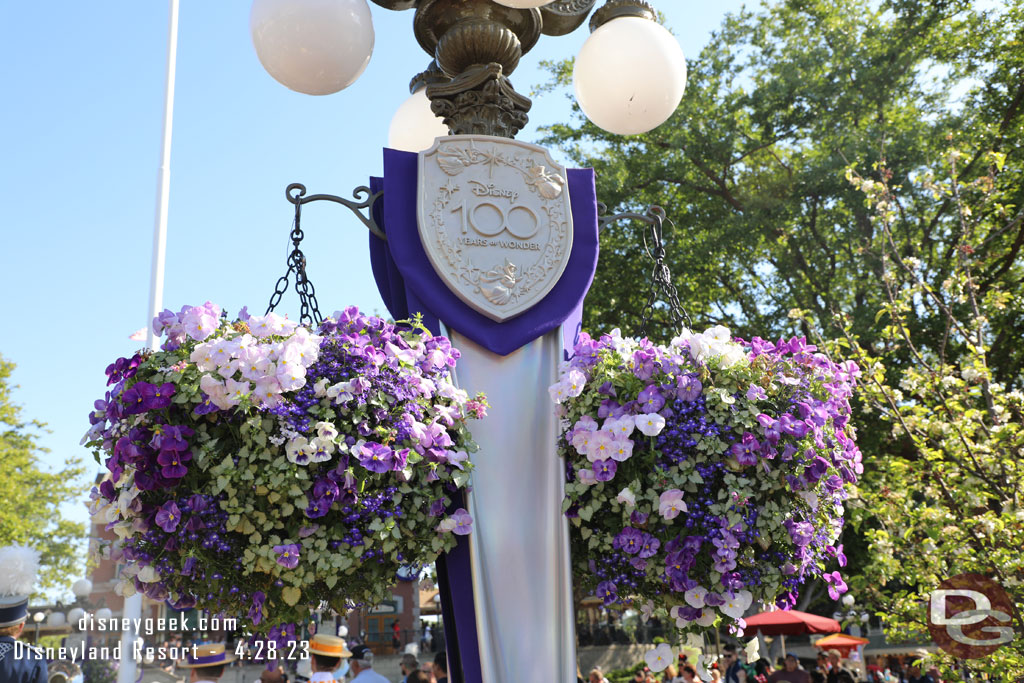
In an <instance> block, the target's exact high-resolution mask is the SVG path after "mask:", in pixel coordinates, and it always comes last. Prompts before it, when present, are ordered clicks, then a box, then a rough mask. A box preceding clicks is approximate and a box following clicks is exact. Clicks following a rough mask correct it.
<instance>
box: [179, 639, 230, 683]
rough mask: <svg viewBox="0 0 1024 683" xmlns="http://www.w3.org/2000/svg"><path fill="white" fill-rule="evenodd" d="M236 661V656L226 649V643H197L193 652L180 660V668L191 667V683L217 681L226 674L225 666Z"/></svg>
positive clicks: (213, 682) (212, 682) (214, 682)
mask: <svg viewBox="0 0 1024 683" xmlns="http://www.w3.org/2000/svg"><path fill="white" fill-rule="evenodd" d="M233 661H235V656H234V655H233V654H231V653H230V652H227V651H226V650H225V649H224V643H214V644H212V645H197V646H196V647H195V648H194V649H193V650H192V654H190V655H189V656H188V657H186V658H185V659H183V660H182V661H180V662H178V668H179V669H191V670H192V674H191V675H190V676H189V679H188V680H189V683H216V681H217V679H218V678H220V677H221V676H223V675H224V667H225V666H227V665H228V664H230V663H231V662H233Z"/></svg>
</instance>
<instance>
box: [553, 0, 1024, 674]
mask: <svg viewBox="0 0 1024 683" xmlns="http://www.w3.org/2000/svg"><path fill="white" fill-rule="evenodd" d="M689 67H690V74H689V82H688V86H687V93H686V96H685V97H684V99H683V102H682V104H681V105H680V107H679V109H678V110H677V111H676V113H675V115H674V116H673V117H672V119H670V121H669V122H668V123H666V124H665V125H663V126H662V127H660V128H658V129H656V130H654V131H652V132H650V133H648V134H645V135H641V136H637V137H630V138H625V137H619V136H614V135H610V134H608V133H606V132H604V131H601V130H600V129H598V128H596V127H595V126H594V125H593V124H591V123H589V122H587V121H585V120H584V119H583V118H582V116H581V115H580V114H579V112H577V115H576V118H575V120H574V121H573V122H571V123H567V124H560V125H556V126H552V127H550V128H549V129H548V130H547V138H546V142H547V143H548V144H555V145H558V146H560V147H562V148H563V149H564V150H565V151H566V152H567V153H568V154H569V156H570V157H571V158H572V159H573V161H574V162H575V163H576V164H579V165H583V166H592V167H594V168H595V170H596V171H597V179H598V180H597V182H598V196H599V197H600V198H601V199H602V200H603V201H605V202H606V203H607V204H608V205H609V206H611V207H613V208H615V209H618V210H624V209H630V210H637V209H640V208H641V207H643V206H645V205H647V204H659V205H661V206H663V207H665V208H666V210H667V212H668V215H669V216H670V217H671V218H672V219H673V221H674V224H675V226H674V229H671V228H670V229H669V230H668V232H667V239H668V240H669V242H668V245H667V247H668V256H667V262H668V264H669V266H670V268H671V269H672V272H673V274H674V276H675V281H676V284H677V286H678V288H679V290H680V295H681V298H682V300H683V302H684V303H685V304H686V306H687V307H688V309H689V312H690V313H691V315H692V316H693V317H694V319H695V321H699V322H703V323H708V324H711V323H724V324H727V325H729V326H730V327H732V328H733V330H734V332H737V333H738V334H739V335H741V336H745V337H748V338H749V337H751V336H753V335H760V336H763V337H769V336H774V335H777V334H790V333H802V334H806V335H813V336H815V337H817V338H819V339H837V340H838V343H837V344H830V345H829V346H830V348H831V349H832V350H834V351H837V352H839V353H841V354H844V355H849V356H854V357H857V358H859V359H860V360H861V361H862V362H863V363H865V367H866V368H867V369H868V370H867V372H866V374H865V384H864V394H863V397H862V399H861V400H860V401H859V403H858V405H857V406H855V410H856V411H857V412H856V414H855V424H857V425H858V428H859V443H860V444H861V448H862V449H863V451H864V457H865V468H866V471H865V476H864V478H863V479H862V481H861V483H860V487H859V494H858V498H857V499H855V500H854V501H852V503H851V505H850V506H849V507H850V516H851V517H852V519H853V521H854V524H853V528H852V530H851V531H850V532H848V533H847V535H846V538H845V539H844V541H845V542H846V543H847V549H848V555H849V556H850V558H851V562H852V563H854V564H855V566H854V567H852V568H853V569H854V570H855V571H854V572H853V574H857V573H860V574H861V575H862V576H861V578H860V579H858V580H856V581H855V585H856V586H857V587H858V595H857V598H858V600H859V601H861V604H865V605H871V606H873V607H875V608H876V609H877V610H878V611H879V612H880V613H882V614H884V615H885V616H886V618H887V620H886V625H887V626H888V627H889V628H891V629H892V630H893V631H894V633H896V632H898V633H899V634H901V635H907V634H911V635H915V636H918V637H922V638H925V639H927V632H926V630H924V627H925V622H924V618H925V614H924V612H923V609H922V608H921V604H922V603H921V600H922V599H924V598H926V597H927V593H928V592H929V591H930V590H931V589H932V588H934V587H935V586H936V585H937V583H938V582H939V581H940V580H941V579H942V578H944V576H943V574H947V575H949V574H956V573H959V572H961V571H969V570H975V571H979V572H981V573H988V574H991V575H994V576H996V577H998V578H1000V579H1001V580H1002V581H1003V582H1004V586H1006V588H1007V589H1008V590H1009V591H1010V592H1011V593H1012V594H1013V598H1014V600H1015V603H1016V605H1017V606H1018V608H1020V607H1022V606H1024V593H1022V587H1021V585H1020V583H1019V582H1020V581H1022V580H1024V574H1021V569H1020V565H1019V556H1020V551H1019V549H1020V547H1021V545H1022V544H1021V541H1022V540H1024V539H1022V538H1021V537H1020V526H1019V525H1020V523H1021V521H1022V520H1021V519H1018V517H1017V515H1018V512H1017V511H1018V510H1020V509H1021V499H1020V496H1021V487H1022V472H1021V470H1020V468H1019V467H1018V466H1016V465H1015V463H1018V462H1019V461H1020V460H1021V458H1022V456H1024V452H1022V451H1024V447H1022V443H1021V440H1020V438H1019V433H1018V431H1017V429H1016V427H1014V426H1013V425H1015V424H1019V423H1020V412H1019V410H1020V406H1019V403H1018V402H1017V401H1018V399H1017V396H1018V395H1019V392H1020V390H1021V389H1022V388H1024V376H1022V368H1024V346H1022V345H1021V344H1019V343H1017V342H1016V340H1017V339H1019V338H1020V337H1021V336H1022V334H1024V306H1022V305H1021V304H1022V303H1024V284H1022V283H1024V267H1022V263H1021V259H1020V253H1021V249H1022V248H1024V220H1022V219H1024V214H1022V212H1021V207H1022V206H1024V182H1022V181H1024V3H1022V2H1021V0H1011V1H1010V2H1004V3H1000V4H993V5H986V6H985V7H982V6H981V4H980V3H972V2H967V1H960V0H939V1H928V2H926V1H924V0H885V1H883V2H881V3H871V2H866V1H862V2H855V1H852V0H830V1H827V2H826V1H824V0H790V1H787V2H779V3H774V4H771V5H766V6H765V7H764V8H763V9H762V10H761V11H759V12H757V13H753V12H742V13H740V14H738V15H733V16H730V17H728V18H727V19H726V20H725V21H724V23H723V25H722V27H721V29H720V30H719V31H718V32H717V33H716V34H715V35H714V36H713V37H712V40H711V41H710V44H709V45H708V47H706V48H705V49H704V50H703V51H702V52H701V53H700V55H699V56H697V58H696V59H692V60H691V61H690V63H689ZM551 69H552V73H553V76H554V77H553V80H552V83H550V84H549V85H548V86H547V87H549V88H552V89H556V88H558V87H560V86H562V85H566V84H568V82H569V79H570V77H571V64H570V63H568V62H565V63H558V64H551ZM950 150H955V151H953V152H951V151H950ZM929 169H931V171H930V172H929ZM848 173H849V176H848ZM851 181H852V182H851ZM636 230H637V228H636V227H633V226H628V225H617V226H614V227H611V228H609V229H608V230H607V231H606V233H605V234H604V235H603V236H602V240H601V247H602V254H601V266H600V268H599V272H598V275H597V278H596V281H595V283H594V287H593V289H592V290H591V294H590V296H589V297H588V300H587V309H586V319H585V321H584V324H585V326H586V327H588V328H590V329H591V330H599V329H608V328H610V327H613V326H622V327H623V328H625V329H626V330H627V331H629V330H630V328H631V327H632V328H633V329H635V317H636V312H638V311H640V310H641V308H642V305H643V303H644V301H645V296H646V291H645V288H644V286H642V285H641V284H640V283H646V282H649V275H648V272H649V269H650V266H649V264H648V263H647V262H646V261H645V260H644V258H642V257H641V254H642V246H641V244H640V242H639V240H638V239H637V235H636V232H635V231H636ZM908 268H909V269H912V273H911V272H910V271H908ZM654 336H659V337H661V338H664V339H667V338H669V336H670V331H669V330H667V329H665V328H664V327H662V328H661V329H659V330H657V331H656V332H655V334H654ZM975 373H978V374H975ZM943 383H945V384H943ZM905 387H909V388H905ZM880 417H881V419H879V418H880ZM944 430H945V431H944ZM972 458H973V459H972ZM979 524H980V525H981V526H978V525H979ZM1014 525H1017V526H1014ZM990 526H991V527H992V529H991V531H990V530H989V527H990ZM948 527H955V528H956V529H957V532H956V533H953V530H952V528H948ZM977 533H983V534H984V535H985V540H983V539H980V538H978V537H977V536H976V534H977ZM925 539H928V540H930V544H929V543H928V542H926V540H925ZM932 545H934V549H933V548H932ZM851 548H852V549H853V551H854V552H850V550H851ZM1014 552H1015V553H1016V557H1017V560H1016V561H1011V558H1010V555H1011V554H1013V553H1014ZM965 553H966V554H970V553H974V554H973V555H970V557H969V558H968V556H967V555H966V554H965ZM1018 627H1019V623H1018ZM1000 653H1001V654H999V655H997V656H996V657H994V658H993V659H992V660H990V661H989V663H988V664H985V665H984V666H989V667H990V668H989V669H988V670H990V671H998V672H1000V673H1003V674H1005V673H1006V672H1007V671H1021V668H1022V665H1024V661H1022V659H1021V652H1020V650H1019V649H1018V650H1014V649H1012V648H1004V649H1003V650H1001V651H1000ZM1000 666H1001V667H1003V669H1002V670H1000V669H999V667H1000Z"/></svg>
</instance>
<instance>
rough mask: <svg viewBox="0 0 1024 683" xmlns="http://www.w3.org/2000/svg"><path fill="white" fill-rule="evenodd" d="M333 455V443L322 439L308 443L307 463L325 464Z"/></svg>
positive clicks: (318, 438) (317, 438)
mask: <svg viewBox="0 0 1024 683" xmlns="http://www.w3.org/2000/svg"><path fill="white" fill-rule="evenodd" d="M332 453H334V442H333V441H332V440H330V439H325V438H323V437H320V436H318V437H316V438H315V439H313V440H312V441H310V442H309V461H310V462H327V461H328V460H330V459H331V454H332Z"/></svg>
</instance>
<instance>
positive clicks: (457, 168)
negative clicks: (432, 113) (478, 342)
mask: <svg viewBox="0 0 1024 683" xmlns="http://www.w3.org/2000/svg"><path fill="white" fill-rule="evenodd" d="M419 163H420V167H419V192H418V195H417V204H418V206H417V208H418V218H419V231H420V240H421V241H422V242H423V248H424V250H425V251H426V252H427V256H428V257H429V258H430V263H431V264H432V265H433V266H434V270H435V271H436V272H437V274H438V276H440V278H441V279H442V280H443V281H444V283H445V284H446V285H447V286H448V288H449V289H450V290H451V291H452V292H454V293H455V294H456V295H458V297H459V298H460V299H462V300H463V301H465V302H466V304H468V305H469V306H470V307H471V308H473V310H475V311H478V312H479V313H482V314H483V315H485V316H487V317H488V318H490V319H491V320H495V321H497V322H502V321H504V320H508V319H510V318H514V317H515V316H517V315H519V314H520V313H523V312H524V311H527V310H529V309H530V307H532V306H534V305H535V304H537V303H538V302H540V301H541V300H542V299H543V298H544V297H545V296H546V295H547V293H548V292H550V291H551V288H552V287H554V286H555V283H556V282H558V279H559V278H560V277H561V276H562V273H563V272H564V271H565V266H566V264H567V263H568V262H569V253H570V252H571V251H572V210H571V207H570V204H569V188H568V185H567V183H566V175H565V169H564V168H562V167H561V166H559V165H558V164H557V163H555V161H554V160H553V159H552V158H551V156H550V155H549V154H548V151H547V150H546V149H544V148H543V147H538V146H537V145H531V144H528V143H525V142H518V141H516V140H507V139H505V138H498V137H491V136H489V135H454V136H451V137H446V138H439V139H438V141H437V142H435V143H434V146H433V147H431V148H430V149H429V150H427V151H425V152H420V155H419Z"/></svg>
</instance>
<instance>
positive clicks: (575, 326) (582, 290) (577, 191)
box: [369, 149, 598, 683]
mask: <svg viewBox="0 0 1024 683" xmlns="http://www.w3.org/2000/svg"><path fill="white" fill-rule="evenodd" d="M418 165H419V161H418V155H416V154H413V153H410V152H401V151H397V150H392V149H385V150H384V178H371V179H370V190H371V192H373V193H376V192H379V191H381V190H383V191H384V195H383V197H382V198H381V200H379V201H378V202H377V203H376V204H375V205H374V206H373V207H372V215H373V217H374V219H375V221H376V222H377V225H379V226H381V227H382V229H383V230H384V232H385V233H386V234H387V236H388V239H387V241H386V242H385V241H383V240H380V239H379V238H377V237H375V236H374V235H372V234H371V235H370V236H369V239H370V264H371V267H372V270H373V276H374V279H375V280H376V283H377V288H378V290H379V291H380V295H381V298H382V299H383V300H384V304H385V306H387V308H388V311H389V312H390V313H391V315H392V316H393V317H394V319H395V320H403V319H408V318H410V317H411V316H412V315H414V314H416V313H420V314H421V315H422V316H423V323H424V325H426V327H427V328H428V329H430V330H431V331H432V332H433V333H434V334H439V333H440V323H441V321H443V322H444V324H445V325H447V326H449V327H451V328H452V329H455V330H458V331H459V332H460V333H462V334H464V335H465V336H466V337H468V338H470V339H472V340H473V341H475V342H477V343H478V344H480V345H481V346H483V347H484V348H486V349H487V350H489V351H491V352H492V353H495V354H498V355H502V356H504V355H508V354H509V353H512V352H513V351H515V350H516V349H518V348H520V347H521V346H524V345H525V344H527V343H529V342H531V341H533V340H534V339H536V338H538V337H540V336H542V335H544V334H545V333H547V332H549V331H551V330H553V329H555V328H557V327H558V326H560V325H564V326H565V329H564V332H563V334H564V344H565V349H564V357H565V358H566V359H568V358H569V357H570V355H571V354H572V347H573V345H574V343H575V340H576V339H577V338H578V336H579V330H580V326H581V320H582V311H583V299H584V297H585V296H586V293H587V290H588V289H589V288H590V284H591V282H592V280H593V278H594V271H595V269H596V267H597V257H598V231H597V198H596V193H595V189H594V172H593V170H591V169H569V170H567V172H566V175H567V180H568V185H569V197H570V203H571V205H572V215H573V246H572V251H571V252H570V255H569V262H568V264H567V266H566V268H565V272H564V273H563V274H562V276H561V278H560V279H559V281H558V283H556V284H555V286H554V287H553V288H552V290H551V291H550V292H549V293H548V295H547V296H546V297H545V298H544V299H543V300H542V301H540V302H539V303H538V304H537V305H536V306H534V307H533V308H531V309H530V310H528V311H526V312H524V313H523V314H521V315H519V316H517V317H515V318H513V319H511V320H506V321H505V322H503V323H499V322H496V321H493V320H491V319H490V318H487V317H485V316H483V315H481V314H479V313H477V312H476V311H474V310H473V309H471V308H470V307H469V306H467V305H466V304H465V303H464V302H463V301H462V300H461V299H459V298H458V296H456V295H455V294H454V293H453V292H451V290H449V289H448V287H447V286H446V285H445V284H444V282H443V281H442V280H441V278H440V277H438V276H437V274H436V273H435V272H434V269H433V267H432V266H431V264H430V260H429V259H428V257H427V255H426V252H425V251H424V249H423V245H422V243H421V242H420V237H419V228H418V226H417V206H416V197H417V192H418V188H417V170H418ZM460 506H464V501H462V500H456V501H455V502H454V503H453V506H452V507H453V509H454V508H456V507H460ZM437 574H438V581H439V583H440V589H441V609H442V614H443V616H444V629H445V642H446V648H447V653H448V661H449V666H450V670H449V672H448V673H449V680H450V681H451V682H452V683H480V681H481V678H482V676H481V673H480V671H481V667H480V654H479V644H478V641H477V629H476V615H475V611H474V606H473V590H472V575H471V568H470V553H469V541H468V540H467V539H466V538H465V537H459V539H458V545H457V546H456V547H455V549H453V550H452V551H451V552H449V553H448V554H447V555H446V556H442V557H441V558H439V560H438V562H437ZM527 656H528V655H527Z"/></svg>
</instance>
